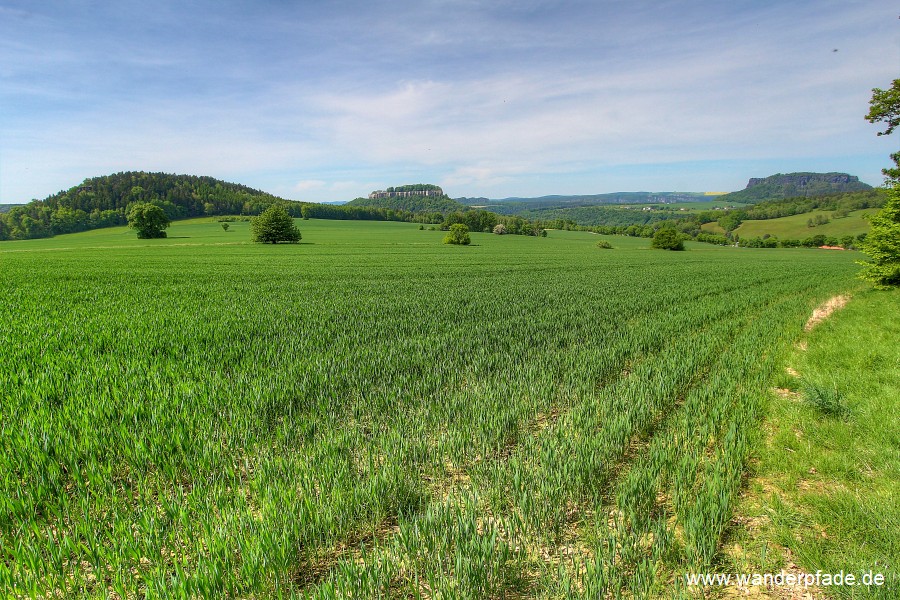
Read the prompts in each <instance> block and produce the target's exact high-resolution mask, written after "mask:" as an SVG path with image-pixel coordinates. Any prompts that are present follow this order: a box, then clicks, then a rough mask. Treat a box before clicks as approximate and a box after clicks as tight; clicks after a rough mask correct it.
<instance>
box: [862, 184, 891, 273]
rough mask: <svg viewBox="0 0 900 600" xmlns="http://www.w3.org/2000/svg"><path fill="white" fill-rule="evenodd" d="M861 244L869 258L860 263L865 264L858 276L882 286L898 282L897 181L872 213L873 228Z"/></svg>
mask: <svg viewBox="0 0 900 600" xmlns="http://www.w3.org/2000/svg"><path fill="white" fill-rule="evenodd" d="M860 245H861V248H862V251H863V252H865V253H866V254H868V255H869V256H870V257H871V259H872V260H871V261H870V262H863V263H860V264H862V265H864V266H865V267H866V268H865V269H863V271H862V273H860V276H861V277H862V278H863V279H866V280H868V281H871V282H872V283H874V284H875V287H877V288H881V289H884V288H889V287H893V286H898V285H900V185H897V186H894V188H893V189H892V190H891V191H890V194H889V197H888V201H887V204H885V205H884V208H882V209H881V211H880V212H879V213H878V214H877V215H875V216H874V217H872V229H871V230H870V231H869V234H868V235H867V236H866V238H865V239H864V240H863V241H862V243H861V244H860Z"/></svg>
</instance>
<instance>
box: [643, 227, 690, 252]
mask: <svg viewBox="0 0 900 600" xmlns="http://www.w3.org/2000/svg"><path fill="white" fill-rule="evenodd" d="M651 246H652V247H653V248H660V249H662V250H684V242H683V241H682V240H681V235H679V234H678V231H676V230H675V229H672V228H671V227H662V228H660V229H658V230H657V231H656V233H654V234H653V243H652V244H651Z"/></svg>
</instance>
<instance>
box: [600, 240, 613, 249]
mask: <svg viewBox="0 0 900 600" xmlns="http://www.w3.org/2000/svg"><path fill="white" fill-rule="evenodd" d="M597 247H598V248H603V249H604V250H612V244H610V243H609V242H607V241H606V240H600V241H599V242H597Z"/></svg>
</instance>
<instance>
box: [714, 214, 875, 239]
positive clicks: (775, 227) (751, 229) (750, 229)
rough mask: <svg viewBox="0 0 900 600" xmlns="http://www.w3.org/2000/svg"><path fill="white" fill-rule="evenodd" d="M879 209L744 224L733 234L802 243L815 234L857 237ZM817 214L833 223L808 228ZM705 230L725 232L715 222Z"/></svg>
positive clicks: (867, 228) (796, 216)
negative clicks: (770, 236)
mask: <svg viewBox="0 0 900 600" xmlns="http://www.w3.org/2000/svg"><path fill="white" fill-rule="evenodd" d="M876 212H878V211H877V209H874V208H867V209H863V210H854V211H852V212H851V213H850V214H849V215H847V216H846V217H844V218H840V219H838V218H835V217H834V212H833V211H828V210H824V211H814V212H811V213H803V214H800V215H792V216H790V217H781V218H779V219H766V220H762V221H744V222H743V223H741V225H740V227H738V228H737V229H735V230H734V233H735V234H737V235H739V236H740V237H742V238H753V237H762V236H764V235H765V234H769V235H772V236H775V237H777V238H778V239H780V240H788V239H792V240H802V239H805V238H808V237H810V236H813V235H819V234H822V235H826V236H829V237H831V236H833V237H837V238H840V237H842V236H845V235H853V236H856V235H858V234H860V233H866V232H867V231H869V221H868V220H866V219H864V218H863V216H864V215H866V216H868V215H873V214H875V213H876ZM816 215H825V216H826V217H828V218H829V219H830V220H831V222H830V223H826V224H824V225H817V226H815V227H809V226H808V225H807V221H809V219H810V218H814V217H815V216H816ZM703 230H704V231H708V232H709V233H720V234H721V233H724V231H723V230H722V228H721V227H719V226H718V225H717V224H716V223H706V224H704V225H703Z"/></svg>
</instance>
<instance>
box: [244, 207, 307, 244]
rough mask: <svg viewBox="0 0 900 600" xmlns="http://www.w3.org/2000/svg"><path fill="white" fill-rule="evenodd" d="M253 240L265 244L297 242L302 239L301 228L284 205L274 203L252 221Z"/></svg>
mask: <svg viewBox="0 0 900 600" xmlns="http://www.w3.org/2000/svg"><path fill="white" fill-rule="evenodd" d="M250 230H251V232H252V234H253V241H254V242H260V243H263V244H277V243H278V242H291V243H296V242H299V241H300V239H301V237H302V236H301V235H300V230H299V229H297V226H296V225H294V219H293V217H291V215H289V214H288V212H287V210H285V208H284V206H282V205H280V204H273V205H272V206H270V207H269V208H267V209H266V210H264V211H263V212H262V214H261V215H259V216H258V217H255V218H254V219H253V221H251V222H250Z"/></svg>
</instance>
